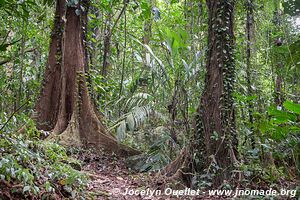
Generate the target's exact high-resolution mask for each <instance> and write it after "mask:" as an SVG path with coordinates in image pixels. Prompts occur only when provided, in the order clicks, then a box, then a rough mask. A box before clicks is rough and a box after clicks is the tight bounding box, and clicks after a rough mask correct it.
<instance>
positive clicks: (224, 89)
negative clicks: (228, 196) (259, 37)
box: [160, 0, 237, 186]
mask: <svg viewBox="0 0 300 200" xmlns="http://www.w3.org/2000/svg"><path fill="white" fill-rule="evenodd" d="M207 7H208V13H209V19H208V25H209V28H208V36H209V37H208V54H207V64H206V70H207V72H206V77H205V88H204V92H203V94H202V97H201V101H200V105H199V107H198V109H197V116H196V119H195V123H196V124H195V139H194V140H193V141H192V142H191V144H190V146H189V147H188V148H187V149H188V150H187V149H186V148H184V149H183V150H182V152H181V154H180V155H179V156H178V157H177V159H176V160H175V161H174V162H172V163H171V164H170V165H169V166H167V167H166V168H165V169H164V170H162V172H161V173H160V175H163V176H166V178H167V179H168V180H170V179H172V180H175V181H177V182H178V180H181V182H183V183H184V184H185V185H187V186H190V184H191V180H192V179H191V178H192V177H191V175H192V174H194V172H195V171H196V172H197V173H198V174H201V173H212V174H215V176H214V177H213V185H214V186H219V185H221V184H222V183H223V181H225V180H227V181H231V178H232V175H234V174H231V172H232V170H233V169H234V164H235V163H236V162H237V158H236V156H237V138H236V131H235V114H234V106H233V96H232V94H233V90H234V82H235V64H234V57H233V52H234V32H233V12H234V0H207ZM195 158H196V159H195ZM166 178H164V179H166Z"/></svg>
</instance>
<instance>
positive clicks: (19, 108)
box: [0, 99, 30, 131]
mask: <svg viewBox="0 0 300 200" xmlns="http://www.w3.org/2000/svg"><path fill="white" fill-rule="evenodd" d="M29 100H30V99H28V100H27V101H26V102H25V103H23V104H22V105H21V106H20V107H18V108H17V109H16V110H15V111H14V112H13V113H12V114H11V115H10V117H9V118H8V119H7V120H6V122H5V123H4V124H3V125H2V127H1V128H0V131H2V130H3V129H4V128H5V126H6V125H7V124H8V122H9V121H10V120H11V119H12V118H13V116H15V114H17V112H19V110H21V108H23V107H24V106H25V105H26V104H27V103H28V102H29Z"/></svg>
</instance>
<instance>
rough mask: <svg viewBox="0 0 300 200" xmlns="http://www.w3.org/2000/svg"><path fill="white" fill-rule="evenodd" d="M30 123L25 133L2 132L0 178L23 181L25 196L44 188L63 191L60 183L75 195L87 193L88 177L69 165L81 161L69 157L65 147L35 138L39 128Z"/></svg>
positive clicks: (0, 138)
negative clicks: (85, 191)
mask: <svg viewBox="0 0 300 200" xmlns="http://www.w3.org/2000/svg"><path fill="white" fill-rule="evenodd" d="M30 126H31V125H30V124H28V127H27V131H26V132H25V133H24V135H19V134H17V133H15V132H12V133H5V132H1V135H0V155H1V159H0V177H1V179H2V180H3V181H7V182H9V183H12V184H21V186H22V188H23V189H22V193H23V195H24V196H31V195H39V194H40V192H41V191H46V192H47V193H50V194H51V193H60V192H61V191H60V190H61V188H60V187H59V186H61V187H63V189H64V190H66V189H68V190H69V191H70V196H71V197H72V198H79V197H80V196H84V188H85V184H86V180H87V177H86V176H85V175H84V174H82V173H81V172H79V171H77V170H75V169H73V168H72V167H71V165H70V164H72V163H77V164H80V163H79V162H78V161H76V160H74V159H71V158H69V157H68V156H67V154H66V149H65V148H64V147H62V146H60V145H58V144H56V143H52V142H46V141H41V140H35V139H33V138H34V137H36V136H37V130H36V129H35V126H33V127H31V128H30ZM33 133H34V137H32V136H33ZM38 135H39V134H38Z"/></svg>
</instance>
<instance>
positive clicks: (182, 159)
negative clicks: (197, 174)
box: [157, 147, 193, 188]
mask: <svg viewBox="0 0 300 200" xmlns="http://www.w3.org/2000/svg"><path fill="white" fill-rule="evenodd" d="M192 175H193V174H192V169H191V155H190V153H189V151H188V148H187V147H184V148H183V149H182V150H181V152H180V154H179V155H178V156H177V158H176V159H175V160H174V161H173V162H171V163H170V164H169V165H167V166H166V167H165V168H164V169H163V170H162V171H161V172H160V173H159V174H158V175H157V180H158V181H157V184H158V185H160V187H162V188H164V187H166V186H167V184H168V186H169V185H170V184H171V185H172V188H174V187H175V188H185V187H191V178H192Z"/></svg>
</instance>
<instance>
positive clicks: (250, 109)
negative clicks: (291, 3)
mask: <svg viewBox="0 0 300 200" xmlns="http://www.w3.org/2000/svg"><path fill="white" fill-rule="evenodd" d="M246 7H247V21H246V34H247V48H246V65H247V67H246V80H247V90H248V94H247V95H248V96H252V95H253V91H252V87H251V82H252V80H251V79H252V77H251V55H252V54H251V53H252V51H251V49H252V41H253V25H254V19H253V1H252V0H247V6H246ZM248 115H249V123H250V130H251V136H250V140H251V147H252V149H254V148H255V138H254V119H253V103H252V102H251V101H249V102H248Z"/></svg>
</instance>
